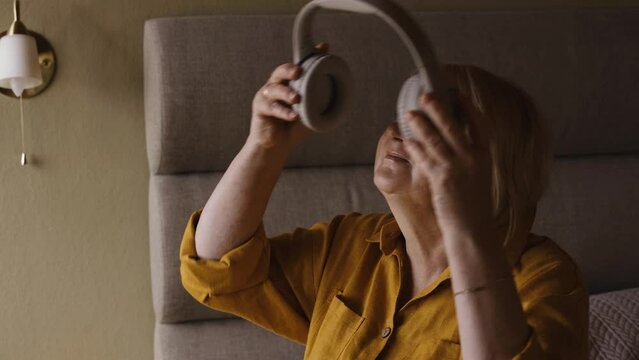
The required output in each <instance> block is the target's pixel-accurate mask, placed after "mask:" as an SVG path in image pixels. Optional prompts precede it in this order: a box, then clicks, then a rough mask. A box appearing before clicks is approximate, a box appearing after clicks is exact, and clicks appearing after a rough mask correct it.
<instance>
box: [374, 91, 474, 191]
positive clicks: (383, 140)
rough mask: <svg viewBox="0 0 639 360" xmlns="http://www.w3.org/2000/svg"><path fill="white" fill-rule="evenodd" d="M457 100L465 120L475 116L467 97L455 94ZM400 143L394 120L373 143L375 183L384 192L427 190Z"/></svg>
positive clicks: (401, 139) (425, 182)
mask: <svg viewBox="0 0 639 360" xmlns="http://www.w3.org/2000/svg"><path fill="white" fill-rule="evenodd" d="M458 101H459V102H458V104H459V106H460V110H461V111H462V112H463V113H464V115H465V116H466V118H467V121H468V120H470V119H471V118H473V119H474V118H475V117H478V116H479V115H478V113H477V111H476V110H475V109H474V108H473V107H472V106H471V104H470V100H469V99H466V98H464V97H459V98H458ZM475 121H479V120H475ZM403 142H404V139H403V138H402V136H401V134H400V132H399V128H398V125H397V122H392V123H391V124H390V125H388V126H387V127H386V129H385V130H384V132H383V133H382V136H380V138H379V141H378V142H377V152H376V154H375V168H374V175H373V181H374V183H375V186H376V187H377V189H379V191H381V192H382V194H384V195H407V194H410V193H423V192H427V193H430V190H429V187H428V181H427V180H425V177H424V176H417V173H416V171H415V170H414V168H413V165H412V163H411V159H410V158H409V156H408V153H407V152H406V150H405V149H404V143H403ZM420 196H422V195H421V194H420Z"/></svg>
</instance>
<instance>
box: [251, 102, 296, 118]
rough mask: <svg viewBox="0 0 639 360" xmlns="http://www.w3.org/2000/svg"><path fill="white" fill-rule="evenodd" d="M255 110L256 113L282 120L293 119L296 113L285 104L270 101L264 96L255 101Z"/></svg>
mask: <svg viewBox="0 0 639 360" xmlns="http://www.w3.org/2000/svg"><path fill="white" fill-rule="evenodd" d="M254 106H255V110H256V112H257V114H258V115H261V116H267V117H275V118H278V119H282V120H284V121H295V120H297V119H298V115H297V113H296V112H295V111H293V109H291V108H290V107H288V106H286V105H285V104H283V103H282V102H280V101H277V100H276V101H271V100H267V99H266V98H262V99H261V100H258V101H256V103H255V105H254Z"/></svg>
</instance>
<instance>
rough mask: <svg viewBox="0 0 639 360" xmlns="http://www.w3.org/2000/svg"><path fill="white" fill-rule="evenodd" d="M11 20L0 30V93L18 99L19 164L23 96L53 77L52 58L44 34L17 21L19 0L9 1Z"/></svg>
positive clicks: (24, 162) (23, 160)
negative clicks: (10, 4)
mask: <svg viewBox="0 0 639 360" xmlns="http://www.w3.org/2000/svg"><path fill="white" fill-rule="evenodd" d="M13 15H14V20H13V23H12V24H11V27H9V30H8V31H5V32H2V33H0V93H2V94H3V95H6V96H8V97H11V98H19V99H20V124H21V131H22V158H21V162H20V163H21V164H22V166H25V165H27V163H28V160H27V155H26V151H25V148H24V119H23V114H24V111H23V105H22V99H23V98H31V97H34V96H37V95H39V94H40V93H42V92H43V91H44V90H45V89H46V88H47V87H48V86H49V84H50V83H51V81H52V80H53V76H54V75H55V69H56V58H55V53H54V52H53V47H51V44H50V43H49V41H47V39H45V37H44V36H42V35H40V34H38V33H36V32H33V31H29V30H27V27H26V26H25V25H24V24H23V23H22V21H20V1H19V0H14V3H13Z"/></svg>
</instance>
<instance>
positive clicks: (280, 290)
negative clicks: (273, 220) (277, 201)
mask: <svg viewBox="0 0 639 360" xmlns="http://www.w3.org/2000/svg"><path fill="white" fill-rule="evenodd" d="M201 211H202V210H201V209H200V210H198V211H196V212H194V213H193V214H192V215H191V217H190V219H189V221H188V223H187V226H186V229H185V231H184V236H183V238H182V243H181V246H180V262H181V265H180V273H181V278H182V285H183V286H184V288H185V289H186V291H187V292H188V293H189V294H191V296H193V297H194V298H195V299H196V300H197V301H199V302H200V303H202V304H204V305H206V306H209V307H211V308H213V309H215V310H218V311H223V312H227V313H231V314H234V315H237V316H239V317H242V318H244V319H246V320H249V321H251V322H253V323H255V324H257V325H259V326H261V327H263V328H265V329H267V330H270V331H272V332H274V333H276V334H278V335H280V336H284V337H286V338H289V339H291V340H293V341H296V342H298V343H301V344H304V343H305V342H306V337H307V334H308V329H309V326H310V317H311V314H312V311H313V306H314V303H315V298H316V295H317V294H316V292H317V287H318V284H319V278H320V277H321V274H322V272H323V266H324V264H325V262H326V257H327V256H328V249H329V247H330V242H331V240H332V237H333V233H334V229H335V228H336V227H337V226H338V224H339V218H340V217H336V218H335V219H333V221H331V222H330V224H329V223H317V224H315V225H313V226H312V227H311V228H308V229H302V228H297V229H295V230H294V231H293V232H291V233H285V234H281V235H279V236H276V237H273V238H267V236H266V234H265V230H264V225H263V224H262V223H260V225H259V227H258V229H257V230H256V232H255V233H254V234H253V235H252V236H251V237H250V238H249V239H248V240H247V241H245V242H243V243H242V244H240V245H239V246H237V247H235V248H233V249H231V250H229V251H228V252H227V253H225V254H224V255H223V256H222V257H221V258H220V259H219V260H212V259H201V258H199V257H198V256H197V252H196V249H195V232H196V229H197V223H198V220H199V217H200V214H201Z"/></svg>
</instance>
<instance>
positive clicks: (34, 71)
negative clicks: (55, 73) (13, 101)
mask: <svg viewBox="0 0 639 360" xmlns="http://www.w3.org/2000/svg"><path fill="white" fill-rule="evenodd" d="M40 84H42V71H41V70H40V63H39V62H38V49H37V47H36V41H35V38H34V37H33V36H29V35H19V34H15V35H6V36H4V37H2V38H0V87H3V88H7V89H11V90H13V93H14V94H16V96H18V97H19V96H20V95H21V94H22V91H23V90H24V89H31V88H34V87H37V86H39V85H40Z"/></svg>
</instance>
